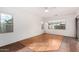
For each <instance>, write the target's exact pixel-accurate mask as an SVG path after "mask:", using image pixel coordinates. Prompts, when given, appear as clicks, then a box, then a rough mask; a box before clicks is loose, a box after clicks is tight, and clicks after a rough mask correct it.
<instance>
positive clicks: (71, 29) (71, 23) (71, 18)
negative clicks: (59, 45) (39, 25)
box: [43, 14, 76, 37]
mask: <svg viewBox="0 0 79 59" xmlns="http://www.w3.org/2000/svg"><path fill="white" fill-rule="evenodd" d="M75 16H76V15H75V14H71V15H65V16H56V17H52V18H48V19H47V18H46V19H45V20H43V21H44V22H46V24H45V30H46V32H47V33H51V34H58V35H64V36H70V37H75V34H76V31H75ZM53 20H54V21H55V20H64V21H65V22H66V29H65V30H55V29H50V30H49V29H48V24H47V23H48V21H53Z"/></svg>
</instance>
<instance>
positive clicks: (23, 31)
mask: <svg viewBox="0 0 79 59" xmlns="http://www.w3.org/2000/svg"><path fill="white" fill-rule="evenodd" d="M32 9H33V8H31V9H30V8H27V9H23V8H0V12H1V13H8V14H11V15H12V16H13V21H14V32H11V33H2V34H0V46H4V45H7V44H10V43H13V42H16V41H19V40H22V39H25V38H29V37H33V36H36V35H40V34H41V33H42V30H41V18H40V17H39V16H37V15H35V14H34V13H31V12H32V11H31V12H29V10H32Z"/></svg>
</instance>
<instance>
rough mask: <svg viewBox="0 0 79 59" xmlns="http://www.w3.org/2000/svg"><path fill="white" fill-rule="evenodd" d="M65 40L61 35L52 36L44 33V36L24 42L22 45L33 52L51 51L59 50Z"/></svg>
mask: <svg viewBox="0 0 79 59" xmlns="http://www.w3.org/2000/svg"><path fill="white" fill-rule="evenodd" d="M62 40H63V36H61V35H51V34H47V33H44V34H42V35H39V36H36V37H32V38H30V39H28V40H23V41H21V42H20V43H21V44H23V45H24V46H27V47H28V48H30V49H31V50H33V51H51V50H58V49H59V47H60V45H61V43H62Z"/></svg>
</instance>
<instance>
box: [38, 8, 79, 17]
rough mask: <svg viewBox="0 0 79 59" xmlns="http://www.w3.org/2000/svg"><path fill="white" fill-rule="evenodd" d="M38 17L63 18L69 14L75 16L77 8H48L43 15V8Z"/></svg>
mask: <svg viewBox="0 0 79 59" xmlns="http://www.w3.org/2000/svg"><path fill="white" fill-rule="evenodd" d="M41 9H42V10H41V11H40V13H39V15H41V16H42V17H53V16H63V15H69V14H75V13H76V12H77V11H78V10H79V8H78V7H50V8H48V12H47V13H45V12H44V10H45V8H41Z"/></svg>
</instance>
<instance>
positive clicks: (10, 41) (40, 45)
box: [0, 7, 79, 52]
mask: <svg viewBox="0 0 79 59" xmlns="http://www.w3.org/2000/svg"><path fill="white" fill-rule="evenodd" d="M0 52H79V7H0Z"/></svg>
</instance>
